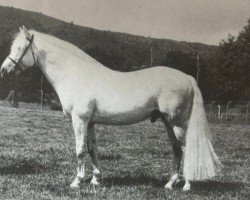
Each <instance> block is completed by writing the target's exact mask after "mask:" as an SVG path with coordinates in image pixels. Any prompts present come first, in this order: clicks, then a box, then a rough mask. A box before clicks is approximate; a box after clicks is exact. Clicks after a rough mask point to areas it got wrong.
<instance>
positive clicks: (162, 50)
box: [0, 6, 217, 101]
mask: <svg viewBox="0 0 250 200" xmlns="http://www.w3.org/2000/svg"><path fill="white" fill-rule="evenodd" d="M21 25H25V26H26V27H27V28H31V29H35V30H38V31H42V32H45V33H49V34H52V35H54V36H56V37H59V38H61V39H63V40H66V41H69V42H71V43H73V44H74V45H76V46H78V47H79V48H81V49H82V50H84V51H85V52H87V53H88V54H90V55H91V56H92V57H94V58H95V59H97V60H98V61H99V62H101V63H103V64H104V65H105V66H107V67H109V68H112V69H114V70H119V71H132V70H138V69H141V68H146V67H149V65H150V48H151V47H152V48H153V59H154V61H153V65H154V66H156V65H165V66H170V67H173V68H177V69H179V70H181V71H184V72H185V73H187V74H191V75H195V70H196V69H195V66H196V60H195V57H194V55H193V52H192V51H191V50H190V48H187V47H186V46H189V47H191V48H193V49H195V50H201V51H204V52H207V54H212V53H214V52H215V51H216V49H217V47H216V46H209V45H205V44H201V43H188V42H178V41H174V40H169V39H153V38H149V37H142V36H136V35H131V34H124V33H116V32H110V31H100V30H96V29H93V28H88V27H82V26H77V25H74V24H73V23H66V22H63V21H61V20H58V19H55V18H52V17H48V16H46V15H43V14H41V13H35V12H30V11H24V10H20V9H15V8H10V7H3V6H0V50H1V51H0V63H2V61H3V60H4V58H5V57H6V56H7V55H8V52H9V48H10V44H11V41H12V40H13V37H14V35H15V34H16V33H17V31H18V28H19V27H20V26H21ZM201 62H204V61H203V60H202V61H201ZM30 73H32V78H29V77H31V75H30ZM30 73H29V72H28V73H26V75H24V77H19V78H18V80H17V81H18V84H17V85H18V87H19V88H17V89H18V91H19V97H20V98H21V99H20V100H23V101H36V100H37V99H35V96H36V95H37V94H36V93H39V90H40V88H39V81H38V80H39V79H40V75H39V73H37V72H30ZM11 82H12V81H11V80H0V84H1V88H0V98H5V97H6V95H7V94H8V92H9V90H10V89H11V88H12V87H13V84H11ZM24 88H25V90H24ZM45 88H47V89H45V91H46V92H47V93H50V92H51V89H50V88H49V86H48V84H46V85H45Z"/></svg>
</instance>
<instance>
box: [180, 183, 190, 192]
mask: <svg viewBox="0 0 250 200" xmlns="http://www.w3.org/2000/svg"><path fill="white" fill-rule="evenodd" d="M190 188H191V187H190V185H184V187H183V189H182V190H183V191H184V192H187V191H189V190H190Z"/></svg>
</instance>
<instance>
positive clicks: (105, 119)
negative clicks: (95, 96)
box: [91, 111, 152, 125]
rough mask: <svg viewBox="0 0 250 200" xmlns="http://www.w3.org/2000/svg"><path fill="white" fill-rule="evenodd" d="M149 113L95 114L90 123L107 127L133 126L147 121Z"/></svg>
mask: <svg viewBox="0 0 250 200" xmlns="http://www.w3.org/2000/svg"><path fill="white" fill-rule="evenodd" d="M151 113H152V111H151V112H149V111H148V112H145V111H136V112H135V111H133V112H124V113H116V114H114V113H96V114H94V115H93V117H92V119H91V122H93V123H98V124H107V125H128V124H135V123H138V122H141V121H144V120H146V119H148V118H149V117H150V116H151Z"/></svg>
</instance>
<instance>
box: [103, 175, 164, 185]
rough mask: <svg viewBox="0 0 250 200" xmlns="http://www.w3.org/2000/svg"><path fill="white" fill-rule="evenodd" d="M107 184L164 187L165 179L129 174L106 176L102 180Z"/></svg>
mask: <svg viewBox="0 0 250 200" xmlns="http://www.w3.org/2000/svg"><path fill="white" fill-rule="evenodd" d="M102 182H103V184H104V185H106V186H108V187H109V186H134V185H153V186H155V187H164V184H166V181H165V180H159V179H156V178H153V177H148V176H145V175H143V174H140V175H139V176H137V177H131V176H129V175H127V176H124V177H112V178H104V179H103V180H102Z"/></svg>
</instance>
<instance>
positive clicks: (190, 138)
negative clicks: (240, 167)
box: [184, 77, 222, 181]
mask: <svg viewBox="0 0 250 200" xmlns="http://www.w3.org/2000/svg"><path fill="white" fill-rule="evenodd" d="M191 82H192V88H193V91H194V96H193V106H192V111H191V114H190V119H189V124H188V127H187V133H186V148H185V156H184V177H185V178H186V180H191V181H192V180H197V181H201V180H206V179H210V178H212V177H213V176H215V175H216V172H217V171H218V169H219V168H220V166H222V165H221V163H220V161H219V159H218V157H217V155H216V154H215V152H214V149H213V146H212V143H211V136H210V130H209V126H208V122H207V119H206V113H205V109H204V105H203V99H202V95H201V92H200V90H199V88H198V86H197V84H196V81H195V80H194V78H193V77H192V78H191Z"/></svg>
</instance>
